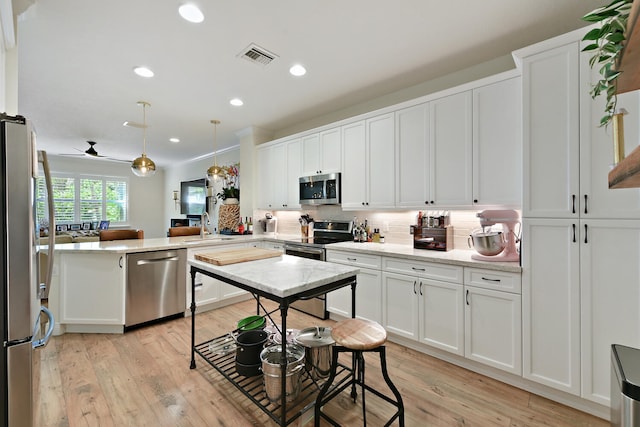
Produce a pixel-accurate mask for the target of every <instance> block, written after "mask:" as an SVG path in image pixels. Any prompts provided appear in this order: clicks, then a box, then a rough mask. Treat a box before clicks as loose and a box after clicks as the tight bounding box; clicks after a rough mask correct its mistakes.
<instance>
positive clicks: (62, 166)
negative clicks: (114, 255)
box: [48, 155, 169, 238]
mask: <svg viewBox="0 0 640 427" xmlns="http://www.w3.org/2000/svg"><path fill="white" fill-rule="evenodd" d="M48 158H49V164H50V166H51V171H52V172H63V173H78V174H87V175H102V176H124V177H128V178H129V222H128V224H127V225H128V227H130V228H139V229H142V230H144V236H145V238H153V237H164V236H166V233H167V227H168V226H165V224H166V222H165V220H164V215H163V210H164V204H163V203H164V202H163V200H164V199H165V197H164V193H165V191H164V188H165V180H164V175H165V173H164V170H162V169H158V170H157V171H156V173H155V175H154V176H151V177H146V178H141V177H138V176H135V175H134V174H133V173H132V172H131V167H130V164H129V163H124V162H111V161H106V160H97V159H90V158H85V157H76V158H74V157H64V156H53V155H50V156H48ZM168 197H169V196H167V198H168Z"/></svg>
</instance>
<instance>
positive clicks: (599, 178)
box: [580, 52, 640, 219]
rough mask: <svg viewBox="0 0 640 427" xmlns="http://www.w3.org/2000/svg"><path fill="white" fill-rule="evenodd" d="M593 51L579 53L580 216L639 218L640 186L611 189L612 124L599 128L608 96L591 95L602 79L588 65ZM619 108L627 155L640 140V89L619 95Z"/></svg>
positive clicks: (596, 71) (596, 70)
mask: <svg viewBox="0 0 640 427" xmlns="http://www.w3.org/2000/svg"><path fill="white" fill-rule="evenodd" d="M589 57H590V53H589V52H585V53H582V54H581V55H580V85H581V87H580V141H581V145H580V216H581V217H582V218H594V219H595V218H625V219H637V218H640V189H637V188H620V189H613V190H612V189H609V180H608V175H609V171H610V169H611V166H612V165H613V125H612V124H610V125H609V126H608V127H606V128H604V127H600V125H599V124H600V118H601V117H602V116H603V115H604V104H605V99H604V98H605V97H604V95H603V96H599V97H598V98H596V99H595V100H594V99H592V98H591V96H590V95H589V91H590V90H591V87H592V82H596V81H598V79H599V76H600V74H599V73H598V68H597V67H596V69H595V70H592V69H591V68H590V67H589ZM617 108H619V109H620V108H624V109H625V110H627V112H628V114H627V115H625V116H624V118H625V120H624V139H625V140H626V141H627V143H626V144H625V148H626V154H629V153H631V151H632V150H633V149H634V148H635V147H637V146H638V141H640V132H639V129H638V127H639V121H638V119H637V118H638V117H640V91H633V92H627V93H623V94H620V95H618V103H617Z"/></svg>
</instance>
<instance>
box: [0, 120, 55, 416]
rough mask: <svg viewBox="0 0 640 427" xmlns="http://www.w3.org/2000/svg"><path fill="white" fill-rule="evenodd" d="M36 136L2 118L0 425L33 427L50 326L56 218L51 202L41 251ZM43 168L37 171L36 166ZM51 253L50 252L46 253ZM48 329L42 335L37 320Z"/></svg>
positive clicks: (26, 125)
mask: <svg viewBox="0 0 640 427" xmlns="http://www.w3.org/2000/svg"><path fill="white" fill-rule="evenodd" d="M35 143H36V141H35V133H34V132H33V130H32V129H31V124H30V122H29V121H27V120H26V119H25V118H24V117H20V116H17V117H12V116H7V115H5V114H0V189H1V193H2V197H1V198H0V218H1V219H2V227H1V229H0V233H1V234H2V245H0V260H1V262H2V278H1V279H0V280H1V285H0V286H1V291H0V331H1V332H2V340H3V348H2V352H0V354H1V356H0V393H1V396H0V397H1V399H0V402H2V411H1V413H0V415H1V418H0V425H4V426H10V427H22V426H25V427H32V426H34V425H35V423H34V414H35V408H36V405H37V404H36V403H35V402H36V399H37V395H38V390H37V387H38V384H39V366H40V365H39V354H38V353H37V352H35V351H36V349H37V348H39V347H42V346H44V345H46V343H47V341H48V339H49V337H50V336H51V333H52V331H53V327H54V320H53V316H52V315H51V312H49V310H47V309H46V308H45V307H43V306H42V304H41V300H42V298H43V297H45V296H46V295H47V294H48V288H49V285H50V283H51V272H52V268H51V267H52V263H53V252H52V251H53V248H54V245H53V239H54V237H55V236H54V235H55V218H54V215H53V206H52V203H53V202H52V198H51V197H46V199H47V200H48V201H49V202H47V203H46V204H47V205H48V207H47V210H46V212H47V215H48V216H49V218H48V219H49V231H50V233H49V236H50V240H48V241H47V242H46V243H49V242H50V243H52V244H51V245H42V246H39V233H38V231H39V230H38V228H39V227H38V226H37V225H36V189H37V187H36V182H37V175H38V171H39V169H40V168H41V167H42V169H43V170H44V172H45V174H44V175H45V177H46V182H47V184H46V187H47V189H48V191H47V194H51V179H50V177H49V171H48V163H47V157H46V153H44V152H38V151H37V150H36V145H35ZM40 165H41V166H40ZM49 248H51V250H49ZM41 250H42V251H46V253H47V255H48V257H47V258H48V261H49V265H48V266H47V268H43V271H46V274H45V275H46V276H47V277H44V278H42V279H43V280H41V278H40V277H39V276H40V268H39V267H40V266H39V258H40V253H39V251H41ZM41 318H44V319H45V321H44V322H43V325H44V324H45V322H46V323H47V324H48V325H47V328H46V329H47V330H46V332H45V333H42V331H41V329H42V328H41V323H40V319H41Z"/></svg>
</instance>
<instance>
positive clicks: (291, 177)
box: [257, 139, 301, 209]
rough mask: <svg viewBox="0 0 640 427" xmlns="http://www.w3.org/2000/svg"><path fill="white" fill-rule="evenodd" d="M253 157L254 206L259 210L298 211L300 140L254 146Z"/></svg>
mask: <svg viewBox="0 0 640 427" xmlns="http://www.w3.org/2000/svg"><path fill="white" fill-rule="evenodd" d="M257 155H258V174H257V188H258V197H257V202H258V207H260V208H263V209H295V208H299V207H300V203H299V195H298V178H299V177H300V165H301V141H300V139H293V140H290V141H284V142H281V143H278V144H274V145H267V146H264V147H258V149H257Z"/></svg>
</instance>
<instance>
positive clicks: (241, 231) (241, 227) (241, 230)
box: [238, 217, 244, 234]
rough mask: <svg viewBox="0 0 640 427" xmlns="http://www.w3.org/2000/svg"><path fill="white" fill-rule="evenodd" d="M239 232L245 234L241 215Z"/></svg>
mask: <svg viewBox="0 0 640 427" xmlns="http://www.w3.org/2000/svg"><path fill="white" fill-rule="evenodd" d="M238 233H240V234H244V224H243V223H242V217H240V222H239V223H238Z"/></svg>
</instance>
